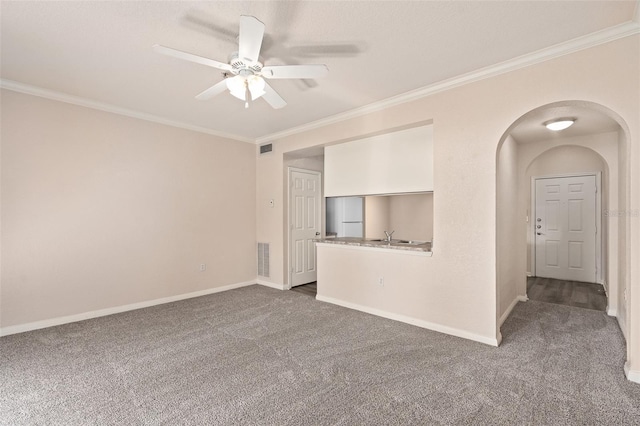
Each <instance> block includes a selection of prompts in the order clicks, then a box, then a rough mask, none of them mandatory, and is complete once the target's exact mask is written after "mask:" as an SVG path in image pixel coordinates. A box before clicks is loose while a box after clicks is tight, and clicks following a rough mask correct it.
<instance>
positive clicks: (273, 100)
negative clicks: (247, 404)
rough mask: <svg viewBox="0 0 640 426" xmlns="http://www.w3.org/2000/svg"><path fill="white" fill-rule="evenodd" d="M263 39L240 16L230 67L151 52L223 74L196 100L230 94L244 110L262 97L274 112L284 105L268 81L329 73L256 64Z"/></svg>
mask: <svg viewBox="0 0 640 426" xmlns="http://www.w3.org/2000/svg"><path fill="white" fill-rule="evenodd" d="M263 38H264V24H263V23H262V22H260V21H259V20H258V19H257V18H255V17H253V16H247V15H242V16H240V35H239V36H238V51H237V52H233V53H232V54H231V55H230V56H229V63H224V62H218V61H216V60H213V59H208V58H204V57H202V56H198V55H194V54H192V53H187V52H182V51H180V50H176V49H172V48H170V47H166V46H161V45H159V44H156V45H154V46H153V49H154V50H155V51H156V52H158V53H162V54H165V55H169V56H173V57H174V58H178V59H184V60H186V61H191V62H195V63H198V64H202V65H207V66H210V67H213V68H217V69H220V70H222V71H224V73H223V75H224V77H225V78H224V79H223V80H222V81H220V82H218V83H216V84H214V85H213V86H211V87H209V88H208V89H207V90H205V91H204V92H202V93H200V94H199V95H197V96H196V99H199V100H207V99H211V98H213V97H214V96H216V95H219V94H220V93H222V92H224V91H225V90H229V92H230V93H231V94H232V95H233V96H235V97H236V98H238V99H241V100H243V101H245V108H248V107H249V102H250V101H255V100H256V99H258V98H260V97H262V98H263V99H264V100H265V101H267V103H268V104H269V105H271V106H272V107H273V108H276V109H277V108H282V107H284V106H285V105H286V104H287V103H286V102H285V101H284V99H282V97H280V95H278V93H277V92H276V91H275V90H274V89H273V88H272V87H271V86H270V85H269V84H268V83H267V82H266V81H265V78H267V79H282V78H303V79H313V78H318V77H323V76H325V75H326V74H327V73H328V72H329V69H328V68H327V66H326V65H272V66H264V65H263V64H262V62H260V61H259V56H260V48H261V46H262V39H263Z"/></svg>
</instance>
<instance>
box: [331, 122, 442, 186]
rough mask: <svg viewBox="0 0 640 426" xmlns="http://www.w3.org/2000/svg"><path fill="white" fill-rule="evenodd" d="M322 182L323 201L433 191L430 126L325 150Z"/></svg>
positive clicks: (431, 127)
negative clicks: (332, 198)
mask: <svg viewBox="0 0 640 426" xmlns="http://www.w3.org/2000/svg"><path fill="white" fill-rule="evenodd" d="M324 182H325V196H326V197H342V196H352V195H379V194H396V193H403V192H429V191H433V126H420V127H414V128H411V129H406V130H401V131H398V132H393V133H386V134H383V135H378V136H373V137H370V138H364V139H359V140H356V141H352V142H346V143H342V144H338V145H332V146H328V147H326V148H325V150H324Z"/></svg>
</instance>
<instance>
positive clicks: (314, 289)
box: [291, 281, 318, 299]
mask: <svg viewBox="0 0 640 426" xmlns="http://www.w3.org/2000/svg"><path fill="white" fill-rule="evenodd" d="M291 290H292V291H295V292H298V293H302V294H305V295H307V296H311V297H313V298H314V299H315V297H316V294H317V293H318V282H317V281H314V282H312V283H309V284H303V285H299V286H296V287H292V288H291Z"/></svg>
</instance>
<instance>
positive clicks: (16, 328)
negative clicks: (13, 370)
mask: <svg viewBox="0 0 640 426" xmlns="http://www.w3.org/2000/svg"><path fill="white" fill-rule="evenodd" d="M255 283H256V281H255V280H252V281H245V282H241V283H236V284H229V285H225V286H222V287H213V288H209V289H206V290H200V291H194V292H191V293H184V294H178V295H176V296H169V297H163V298H161V299H154V300H146V301H144V302H138V303H132V304H129V305H122V306H115V307H113V308H106V309H100V310H97V311H89V312H84V313H81V314H75V315H67V316H64V317H57V318H51V319H46V320H42V321H34V322H29V323H26V324H18V325H11V326H9V327H2V328H0V336H9V335H10V334H17V333H24V332H26V331H33V330H39V329H41V328H47V327H54V326H56V325H62V324H69V323H71V322H78V321H84V320H87V319H91V318H98V317H104V316H107V315H113V314H119V313H121V312H127V311H133V310H136V309H142V308H148V307H150V306H156V305H162V304H165V303H171V302H177V301H179V300H185V299H191V298H193V297H200V296H206V295H208V294H213V293H220V292H222V291H227V290H233V289H234V288H240V287H246V286H249V285H254V284H255Z"/></svg>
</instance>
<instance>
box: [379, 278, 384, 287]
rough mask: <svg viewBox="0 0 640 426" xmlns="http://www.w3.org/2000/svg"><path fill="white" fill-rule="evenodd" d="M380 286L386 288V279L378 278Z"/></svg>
mask: <svg viewBox="0 0 640 426" xmlns="http://www.w3.org/2000/svg"><path fill="white" fill-rule="evenodd" d="M378 285H379V286H380V287H384V277H378Z"/></svg>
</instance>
